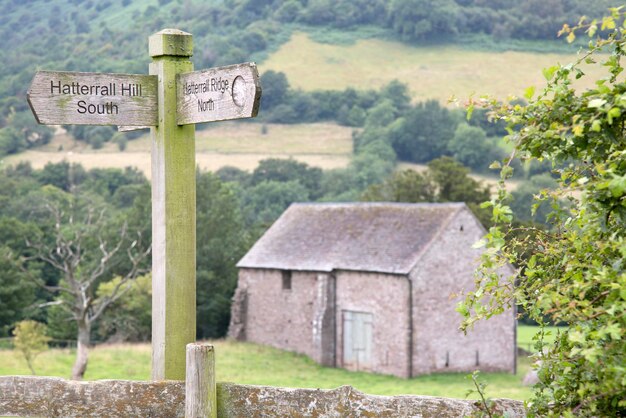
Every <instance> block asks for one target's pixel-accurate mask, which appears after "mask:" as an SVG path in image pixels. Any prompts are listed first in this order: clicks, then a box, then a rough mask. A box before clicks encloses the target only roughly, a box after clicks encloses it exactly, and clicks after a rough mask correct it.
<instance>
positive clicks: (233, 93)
mask: <svg viewBox="0 0 626 418" xmlns="http://www.w3.org/2000/svg"><path fill="white" fill-rule="evenodd" d="M176 84H177V114H178V116H177V122H178V124H179V125H185V124H190V123H202V122H215V121H220V120H230V119H242V118H250V117H255V116H256V115H257V113H258V111H259V103H260V100H261V84H260V82H259V73H258V71H257V68H256V64H254V63H251V62H246V63H243V64H236V65H230V66H226V67H217V68H211V69H208V70H202V71H194V72H192V73H186V74H179V75H178V76H177V78H176Z"/></svg>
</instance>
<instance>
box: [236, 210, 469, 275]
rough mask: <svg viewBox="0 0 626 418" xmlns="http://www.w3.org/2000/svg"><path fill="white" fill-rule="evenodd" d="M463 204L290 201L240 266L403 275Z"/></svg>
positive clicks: (411, 267) (410, 268) (409, 269)
mask: <svg viewBox="0 0 626 418" xmlns="http://www.w3.org/2000/svg"><path fill="white" fill-rule="evenodd" d="M461 210H469V209H468V208H467V206H466V205H465V204H464V203H414V204H409V203H294V204H292V205H291V206H290V207H289V208H288V209H287V210H286V211H285V212H284V213H283V214H282V215H281V216H280V218H278V220H277V221H276V222H275V223H274V224H273V225H272V226H271V227H270V228H269V229H268V230H267V232H266V233H265V234H264V235H263V236H262V237H261V238H260V239H259V240H258V241H257V242H256V244H255V245H254V246H253V247H252V248H251V249H250V251H249V252H248V253H247V254H246V255H245V256H244V257H243V258H242V259H241V260H240V261H239V263H238V264H237V266H238V267H240V268H265V269H281V270H300V271H325V272H330V271H333V270H355V271H370V272H381V273H392V274H408V273H409V272H410V271H411V270H412V269H413V267H414V266H415V264H416V263H417V261H418V259H419V257H420V255H421V253H422V252H423V251H424V250H425V249H426V248H427V247H428V245H429V243H430V242H431V241H432V240H433V239H435V237H436V236H437V234H438V232H439V231H440V230H441V229H442V228H443V227H444V226H445V225H446V224H447V223H448V222H449V220H450V219H452V217H453V216H454V215H455V214H457V213H458V212H459V211H461Z"/></svg>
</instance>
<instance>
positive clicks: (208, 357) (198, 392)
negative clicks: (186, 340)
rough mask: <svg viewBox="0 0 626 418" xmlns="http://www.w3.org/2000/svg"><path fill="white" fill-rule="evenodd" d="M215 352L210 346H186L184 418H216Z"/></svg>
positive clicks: (195, 344)
mask: <svg viewBox="0 0 626 418" xmlns="http://www.w3.org/2000/svg"><path fill="white" fill-rule="evenodd" d="M216 417H217V398H216V391H215V351H214V349H213V346H212V345H210V344H197V343H193V344H187V374H186V376H185V418H216Z"/></svg>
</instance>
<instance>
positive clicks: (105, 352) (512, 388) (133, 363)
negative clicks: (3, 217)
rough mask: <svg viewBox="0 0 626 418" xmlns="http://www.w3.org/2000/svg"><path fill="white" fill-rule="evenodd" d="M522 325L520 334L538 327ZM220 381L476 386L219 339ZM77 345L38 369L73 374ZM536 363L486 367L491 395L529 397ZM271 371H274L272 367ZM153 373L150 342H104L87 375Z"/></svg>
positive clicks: (435, 389)
mask: <svg viewBox="0 0 626 418" xmlns="http://www.w3.org/2000/svg"><path fill="white" fill-rule="evenodd" d="M526 328H529V327H520V334H522V335H524V334H529V333H532V332H533V331H532V330H527V329H526ZM213 343H214V344H215V346H216V359H217V360H216V361H217V365H216V371H217V380H218V381H230V382H237V383H242V384H257V385H272V386H286V387H309V388H323V389H330V388H334V387H338V386H341V385H352V386H354V387H355V388H357V389H359V390H361V391H363V392H366V393H371V394H380V395H399V394H420V395H432V396H446V397H456V398H464V397H465V394H466V392H467V390H468V389H469V388H470V382H469V381H468V380H467V379H466V376H467V373H447V374H433V375H427V376H420V377H416V378H413V379H400V378H396V377H392V376H384V375H377V374H370V373H354V372H348V371H346V370H343V369H334V368H327V367H321V366H319V365H317V364H315V363H314V362H313V361H312V360H310V359H308V358H307V357H305V356H301V355H298V354H294V353H289V352H284V351H281V350H276V349H273V348H269V347H263V346H259V345H256V344H250V343H238V342H230V341H222V340H220V341H214V342H213ZM73 355H74V353H73V350H69V349H54V350H49V351H47V352H45V353H43V354H41V355H40V356H39V357H38V358H37V359H36V361H35V369H36V370H37V372H38V373H39V374H41V375H48V376H60V377H67V376H68V374H69V371H70V370H71V365H72V362H73V359H74V358H73ZM529 368H530V362H529V360H528V359H526V358H523V359H520V361H519V366H518V373H517V375H510V374H506V373H484V374H482V377H483V379H484V381H485V382H486V383H488V387H487V394H488V395H489V396H491V397H508V398H513V399H527V398H528V397H529V395H530V389H529V388H527V387H524V386H522V385H521V380H522V378H523V376H524V375H525V374H526V372H527V371H528V370H529ZM270 371H271V373H270ZM13 374H29V372H28V369H27V367H26V364H25V362H24V361H23V360H22V359H21V358H20V357H19V356H17V354H16V353H15V352H13V351H10V350H0V375H13ZM149 376H150V346H149V345H148V344H138V345H122V346H119V345H111V346H106V345H103V346H99V347H97V348H95V349H93V350H92V351H91V353H90V362H89V368H88V369H87V374H86V378H87V379H89V380H96V379H133V380H146V379H149Z"/></svg>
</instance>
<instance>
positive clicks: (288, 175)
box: [250, 158, 322, 197]
mask: <svg viewBox="0 0 626 418" xmlns="http://www.w3.org/2000/svg"><path fill="white" fill-rule="evenodd" d="M321 179H322V170H321V169H320V168H318V167H310V166H309V165H308V164H306V163H302V162H299V161H296V160H294V159H292V158H290V159H281V158H267V159H264V160H261V161H259V165H258V166H257V168H255V169H254V171H253V172H252V177H251V178H250V183H251V185H252V186H256V185H257V184H260V183H262V182H264V181H282V182H285V181H298V182H300V184H302V185H303V186H304V187H306V188H307V190H308V191H309V194H310V195H311V196H312V197H316V196H317V193H319V187H320V181H321Z"/></svg>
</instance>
